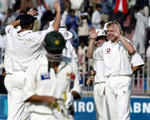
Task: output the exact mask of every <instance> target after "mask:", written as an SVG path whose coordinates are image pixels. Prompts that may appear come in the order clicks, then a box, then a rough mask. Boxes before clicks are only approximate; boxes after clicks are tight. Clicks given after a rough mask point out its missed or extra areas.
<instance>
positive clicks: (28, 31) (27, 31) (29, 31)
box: [18, 30, 33, 36]
mask: <svg viewBox="0 0 150 120" xmlns="http://www.w3.org/2000/svg"><path fill="white" fill-rule="evenodd" d="M31 32H33V31H32V30H26V31H23V32H20V33H18V34H19V36H24V35H26V34H28V33H31Z"/></svg>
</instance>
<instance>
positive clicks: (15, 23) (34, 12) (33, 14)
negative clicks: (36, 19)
mask: <svg viewBox="0 0 150 120" xmlns="http://www.w3.org/2000/svg"><path fill="white" fill-rule="evenodd" d="M27 14H29V15H32V16H35V15H36V14H37V11H36V10H33V11H29V12H27ZM10 25H12V26H14V27H17V26H18V25H20V20H17V21H14V22H12V23H10Z"/></svg>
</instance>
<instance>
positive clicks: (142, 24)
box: [132, 12, 148, 54]
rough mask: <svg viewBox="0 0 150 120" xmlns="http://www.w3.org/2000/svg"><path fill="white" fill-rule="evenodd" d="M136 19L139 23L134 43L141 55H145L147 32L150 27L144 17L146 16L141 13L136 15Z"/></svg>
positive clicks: (137, 23)
mask: <svg viewBox="0 0 150 120" xmlns="http://www.w3.org/2000/svg"><path fill="white" fill-rule="evenodd" d="M135 18H136V20H137V21H136V27H135V32H134V35H133V38H132V41H133V44H134V45H135V47H136V49H137V51H138V52H139V54H145V41H146V34H145V30H146V28H147V25H148V24H147V23H148V19H147V18H146V17H144V15H143V14H142V13H141V12H138V13H136V14H135Z"/></svg>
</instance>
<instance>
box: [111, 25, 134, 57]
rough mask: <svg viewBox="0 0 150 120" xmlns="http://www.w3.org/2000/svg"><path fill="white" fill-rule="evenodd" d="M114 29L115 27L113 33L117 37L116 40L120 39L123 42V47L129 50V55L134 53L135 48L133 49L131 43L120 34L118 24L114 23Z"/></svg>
mask: <svg viewBox="0 0 150 120" xmlns="http://www.w3.org/2000/svg"><path fill="white" fill-rule="evenodd" d="M114 29H115V31H114V32H115V33H114V35H115V36H116V37H117V38H118V40H120V41H121V42H122V43H123V45H124V47H125V49H126V50H127V51H128V52H129V54H130V55H132V54H134V53H135V49H134V47H133V45H132V44H131V42H129V41H127V40H126V39H125V38H124V37H123V36H122V35H121V33H120V30H119V27H118V25H114Z"/></svg>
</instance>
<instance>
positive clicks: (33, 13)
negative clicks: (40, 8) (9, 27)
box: [27, 10, 37, 16]
mask: <svg viewBox="0 0 150 120" xmlns="http://www.w3.org/2000/svg"><path fill="white" fill-rule="evenodd" d="M27 14H29V15H32V16H35V15H37V11H36V10H32V11H28V12H27Z"/></svg>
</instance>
